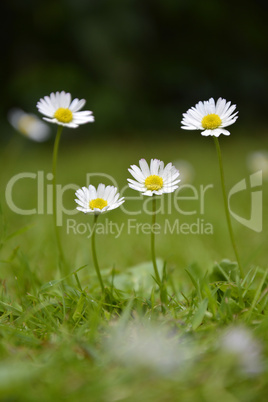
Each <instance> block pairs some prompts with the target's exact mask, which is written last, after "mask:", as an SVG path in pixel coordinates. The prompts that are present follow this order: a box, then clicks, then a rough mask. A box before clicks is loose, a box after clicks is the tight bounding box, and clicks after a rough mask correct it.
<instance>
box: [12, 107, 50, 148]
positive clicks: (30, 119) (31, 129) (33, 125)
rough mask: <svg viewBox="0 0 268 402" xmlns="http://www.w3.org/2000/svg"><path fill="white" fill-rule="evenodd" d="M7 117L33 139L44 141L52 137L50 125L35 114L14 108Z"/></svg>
mask: <svg viewBox="0 0 268 402" xmlns="http://www.w3.org/2000/svg"><path fill="white" fill-rule="evenodd" d="M7 118H8V121H9V123H10V124H11V125H12V126H13V127H14V128H15V129H16V130H17V131H19V132H20V133H21V134H23V135H24V136H25V137H28V138H30V139H31V140H33V141H37V142H43V141H46V140H47V139H48V138H49V137H50V133H51V130H50V127H49V126H48V125H47V124H46V123H44V122H43V121H42V120H40V119H39V117H37V116H35V115H34V114H29V113H25V112H24V111H23V110H21V109H18V108H14V109H11V110H9V112H8V116H7Z"/></svg>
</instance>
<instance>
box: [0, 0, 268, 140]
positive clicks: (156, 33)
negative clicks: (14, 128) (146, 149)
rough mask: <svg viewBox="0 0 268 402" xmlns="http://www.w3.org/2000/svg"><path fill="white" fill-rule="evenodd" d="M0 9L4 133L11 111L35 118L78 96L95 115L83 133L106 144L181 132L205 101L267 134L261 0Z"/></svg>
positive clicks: (116, 0) (34, 4)
mask: <svg viewBox="0 0 268 402" xmlns="http://www.w3.org/2000/svg"><path fill="white" fill-rule="evenodd" d="M1 4H2V5H1V8H2V13H1V14H2V23H1V27H2V28H1V29H2V34H1V36H2V40H1V43H2V51H1V53H2V63H1V69H2V73H1V75H2V78H3V83H2V86H1V120H2V128H4V127H6V128H7V127H8V125H7V123H6V122H5V120H6V114H7V111H8V110H9V108H11V107H14V106H19V107H21V108H23V109H24V110H26V111H27V112H36V107H35V105H36V102H37V101H38V100H39V98H40V97H43V96H44V95H48V94H49V93H50V92H52V91H57V90H65V91H69V92H71V94H72V95H73V97H79V98H85V99H86V100H87V105H86V106H87V109H90V110H92V111H93V112H94V115H95V117H96V123H95V124H94V125H90V131H91V132H92V133H93V134H96V135H101V136H104V137H105V136H108V135H113V136H115V135H117V136H124V137H125V136H126V135H144V133H147V134H148V135H153V134H154V135H155V134H157V133H162V132H163V131H169V132H172V133H174V135H175V134H177V133H178V132H179V131H180V133H181V132H182V130H180V120H181V114H182V113H183V112H185V111H186V110H187V109H188V108H189V107H191V106H193V105H194V104H195V103H197V102H198V101H199V100H206V99H208V98H209V97H211V96H212V97H214V98H218V97H219V96H221V97H224V98H226V99H228V100H231V101H232V103H236V104H237V107H238V110H239V120H238V124H239V126H240V127H243V128H246V127H247V128H248V130H247V133H248V134H250V135H257V132H258V129H259V128H262V127H265V124H266V115H267V108H268V102H267V93H268V69H267V50H268V45H267V39H268V35H267V33H268V24H267V2H266V1H265V0H262V1H261V0H257V1H240V0H238V1H232V2H230V1H225V0H219V1H214V0H203V1H199V0H178V1H176V0H113V1H112V0H110V1H108V0H46V1H44V0H40V1H36V0H23V1H19V0H17V1H16V0H4V1H3V0H2V3H1ZM86 130H87V131H88V130H89V128H88V126H87V127H86V128H85V127H82V128H81V129H80V130H78V131H79V133H77V135H83V132H85V131H86ZM2 132H3V134H2V137H3V136H4V135H5V130H2ZM134 133H135V134H134ZM180 135H182V136H184V135H189V133H186V134H185V132H183V133H181V134H180Z"/></svg>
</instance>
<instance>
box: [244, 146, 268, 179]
mask: <svg viewBox="0 0 268 402" xmlns="http://www.w3.org/2000/svg"><path fill="white" fill-rule="evenodd" d="M247 164H248V168H249V170H251V171H252V172H256V171H258V170H261V171H262V177H263V178H264V179H266V180H267V179H268V151H265V150H261V151H256V152H252V153H250V154H249V155H248V158H247Z"/></svg>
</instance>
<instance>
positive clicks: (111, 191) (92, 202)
mask: <svg viewBox="0 0 268 402" xmlns="http://www.w3.org/2000/svg"><path fill="white" fill-rule="evenodd" d="M75 195H76V197H77V199H75V202H76V203H77V204H78V205H79V206H78V207H76V209H78V211H82V212H84V213H85V214H95V215H99V214H101V213H103V212H106V211H110V210H112V209H115V208H118V207H119V206H120V205H121V204H123V202H125V198H124V197H122V198H120V199H119V193H117V188H116V187H114V186H107V187H106V186H105V185H104V184H102V183H100V184H99V185H98V188H97V189H96V188H95V187H94V186H92V185H89V186H88V187H82V188H80V189H79V190H77V191H76V192H75Z"/></svg>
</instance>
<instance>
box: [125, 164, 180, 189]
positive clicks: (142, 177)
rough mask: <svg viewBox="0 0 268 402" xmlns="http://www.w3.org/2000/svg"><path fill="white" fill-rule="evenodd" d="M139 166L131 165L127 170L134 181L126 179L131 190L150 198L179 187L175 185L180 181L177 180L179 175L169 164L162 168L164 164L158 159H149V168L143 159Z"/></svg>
mask: <svg viewBox="0 0 268 402" xmlns="http://www.w3.org/2000/svg"><path fill="white" fill-rule="evenodd" d="M139 165H140V167H138V166H136V165H131V168H130V169H128V171H129V172H130V173H131V175H132V176H133V177H134V179H135V180H132V179H127V180H128V185H129V187H130V188H132V189H133V190H137V191H140V192H141V193H143V195H147V196H152V195H154V194H155V195H161V194H164V193H172V192H173V191H175V190H176V189H177V188H178V187H179V186H177V184H178V183H179V182H180V179H177V178H178V176H179V175H180V173H179V171H178V170H177V169H176V168H175V166H173V165H172V163H171V162H170V163H168V164H167V165H166V166H164V162H162V161H160V160H159V159H151V163H150V166H149V165H148V163H147V162H146V160H145V159H140V161H139Z"/></svg>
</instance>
